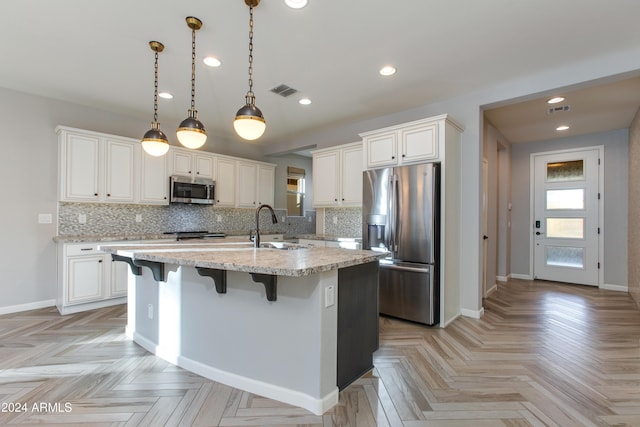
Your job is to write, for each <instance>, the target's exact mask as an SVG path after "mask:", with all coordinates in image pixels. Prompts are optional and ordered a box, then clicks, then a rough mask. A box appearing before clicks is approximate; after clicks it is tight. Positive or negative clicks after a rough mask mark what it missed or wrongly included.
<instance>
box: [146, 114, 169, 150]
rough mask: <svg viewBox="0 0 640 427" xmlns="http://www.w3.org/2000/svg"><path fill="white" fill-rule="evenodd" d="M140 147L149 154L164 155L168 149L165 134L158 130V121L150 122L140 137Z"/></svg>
mask: <svg viewBox="0 0 640 427" xmlns="http://www.w3.org/2000/svg"><path fill="white" fill-rule="evenodd" d="M142 149H143V150H144V151H145V153H147V154H149V155H150V156H156V157H159V156H164V155H165V154H167V151H169V140H168V139H167V135H165V134H164V132H162V131H161V130H160V123H158V122H153V123H151V129H149V130H148V131H147V132H146V133H145V134H144V136H143V137H142Z"/></svg>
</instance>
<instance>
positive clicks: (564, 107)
mask: <svg viewBox="0 0 640 427" xmlns="http://www.w3.org/2000/svg"><path fill="white" fill-rule="evenodd" d="M569 110H571V106H570V105H561V106H559V107H551V108H548V109H547V114H555V113H561V112H564V111H569Z"/></svg>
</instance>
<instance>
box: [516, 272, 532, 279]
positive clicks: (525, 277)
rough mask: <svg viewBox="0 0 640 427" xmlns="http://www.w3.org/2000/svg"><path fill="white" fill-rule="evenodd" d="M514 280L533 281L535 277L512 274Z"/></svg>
mask: <svg viewBox="0 0 640 427" xmlns="http://www.w3.org/2000/svg"><path fill="white" fill-rule="evenodd" d="M511 278H512V279H521V280H533V276H532V275H531V274H518V273H511Z"/></svg>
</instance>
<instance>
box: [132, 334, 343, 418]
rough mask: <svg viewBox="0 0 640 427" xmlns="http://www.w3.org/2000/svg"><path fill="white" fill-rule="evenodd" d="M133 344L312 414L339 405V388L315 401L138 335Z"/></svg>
mask: <svg viewBox="0 0 640 427" xmlns="http://www.w3.org/2000/svg"><path fill="white" fill-rule="evenodd" d="M133 341H134V342H136V343H137V344H138V345H140V346H141V347H142V348H144V349H145V350H147V351H149V352H150V353H153V354H155V355H156V356H158V357H159V358H161V359H163V360H166V361H167V362H169V363H171V364H173V365H177V366H180V367H181V368H184V369H186V370H188V371H190V372H193V373H195V374H198V375H200V376H203V377H205V378H208V379H210V380H212V381H216V382H219V383H221V384H225V385H228V386H230V387H234V388H237V389H240V390H245V391H248V392H249V393H254V394H259V395H261V396H264V397H267V398H269V399H274V400H278V401H280V402H284V403H288V404H290V405H294V406H299V407H301V408H304V409H306V410H308V411H310V412H313V413H314V414H315V415H322V414H324V413H325V412H326V411H328V410H329V409H331V408H332V407H334V406H335V405H337V404H338V387H336V388H335V389H334V390H332V391H331V392H329V393H328V394H327V395H325V396H323V397H321V398H315V397H312V396H309V395H308V394H305V393H301V392H299V391H296V390H291V389H288V388H284V387H280V386H277V385H275V384H269V383H265V382H263V381H258V380H254V379H252V378H248V377H244V376H241V375H237V374H234V373H231V372H227V371H223V370H220V369H216V368H213V367H211V366H208V365H205V364H202V363H200V362H197V361H195V360H191V359H189V358H187V357H184V356H180V355H177V354H175V353H174V352H167V351H165V350H164V349H162V348H161V347H160V346H157V345H155V344H154V343H153V342H152V341H151V340H149V339H147V338H144V337H143V336H141V335H140V334H137V333H135V332H134V333H133Z"/></svg>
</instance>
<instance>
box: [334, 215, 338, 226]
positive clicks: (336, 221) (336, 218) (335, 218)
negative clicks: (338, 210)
mask: <svg viewBox="0 0 640 427" xmlns="http://www.w3.org/2000/svg"><path fill="white" fill-rule="evenodd" d="M333 223H334V224H337V223H338V217H337V216H335V215H334V216H333Z"/></svg>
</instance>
